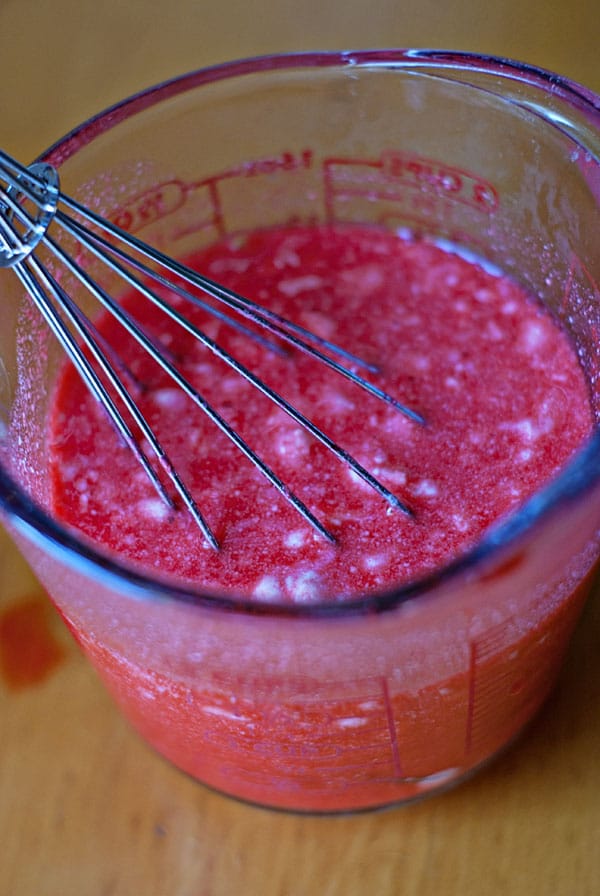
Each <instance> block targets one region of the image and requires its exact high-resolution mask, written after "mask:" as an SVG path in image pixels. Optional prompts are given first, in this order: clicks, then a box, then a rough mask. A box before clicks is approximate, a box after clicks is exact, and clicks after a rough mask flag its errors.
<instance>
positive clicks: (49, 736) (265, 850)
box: [0, 0, 600, 896]
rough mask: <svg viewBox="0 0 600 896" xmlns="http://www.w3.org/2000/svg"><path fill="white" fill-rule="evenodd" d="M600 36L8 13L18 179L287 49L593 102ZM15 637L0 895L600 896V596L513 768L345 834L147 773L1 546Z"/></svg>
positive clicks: (2, 616) (411, 22) (210, 9)
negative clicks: (72, 133) (77, 140)
mask: <svg viewBox="0 0 600 896" xmlns="http://www.w3.org/2000/svg"><path fill="white" fill-rule="evenodd" d="M599 38H600V15H599V14H598V5H597V0H579V2H578V3H576V4H565V5H564V7H563V6H562V5H561V6H560V7H559V6H556V7H555V6H554V4H553V3H552V2H548V0H530V2H529V3H528V4H524V3H522V2H520V0H506V2H505V3H504V4H495V5H493V6H489V5H488V4H484V3H480V4H478V3H474V2H470V0H448V2H446V3H439V2H438V0H404V2H403V3H402V4H400V3H398V2H394V0H379V2H378V3H376V4H369V5H368V7H367V5H366V4H365V5H363V4H361V3H360V2H356V0H346V2H344V3H342V2H341V0H332V2H330V3H323V0H304V2H303V3H302V4H295V3H294V4H292V3H291V2H290V0H280V2H277V3H276V2H274V0H273V2H271V3H267V4H265V5H264V8H262V9H261V8H258V7H257V5H256V4H252V3H248V2H241V0H221V2H220V3H216V4H204V3H202V2H201V0H170V2H166V0H129V2H127V3H123V2H122V0H105V2H103V3H94V2H91V0H53V2H52V3H50V2H45V3H44V2H43V0H3V2H2V4H1V5H0V64H1V71H2V77H1V79H0V122H1V125H2V143H3V145H4V147H5V148H6V149H8V150H9V151H12V152H13V153H14V154H16V155H18V156H20V157H21V158H23V159H24V160H26V161H27V160H29V159H30V158H32V157H33V156H35V155H36V154H37V152H38V151H39V150H40V149H42V148H43V147H44V146H45V145H48V144H49V143H50V142H52V141H53V140H54V139H56V138H57V137H59V136H60V135H61V134H62V133H64V132H65V131H66V130H67V129H68V128H70V127H72V126H73V125H75V124H76V123H77V122H79V121H81V120H83V119H85V118H86V117H87V116H89V115H90V114H92V113H94V112H96V111H97V110H99V109H101V108H103V107H104V106H106V105H107V104H109V103H112V102H114V101H116V100H118V99H119V98H121V97H122V96H124V95H127V94H129V93H131V92H133V91H135V90H137V89H139V88H142V87H144V86H146V85H148V84H150V83H152V82H155V81H158V80H160V79H162V78H164V77H168V76H170V75H173V74H176V73H179V72H182V71H185V70H187V69H190V68H194V67H197V66H200V65H204V64H207V63H212V62H217V61H219V60H223V59H226V58H232V57H235V56H240V55H252V54H256V53H262V52H271V51H276V50H291V49H315V48H335V47H351V46H354V47H356V46H378V45H380V46H381V45H415V46H451V47H455V48H459V49H479V50H482V51H485V52H492V53H496V54H501V55H508V56H513V57H517V58H525V59H527V60H528V61H530V62H534V63H537V64H539V65H542V66H546V67H549V68H554V69H555V70H558V71H561V72H563V73H564V74H567V75H570V76H571V77H574V78H576V79H578V80H581V81H583V82H585V83H586V84H587V85H588V86H590V87H591V88H593V89H595V90H597V91H600V63H598V55H597V49H598V39H599ZM19 631H20V632H21V637H22V639H23V643H22V650H23V651H27V650H28V649H29V650H30V653H29V654H28V655H27V656H28V658H27V659H23V657H25V653H23V654H21V662H20V663H17V664H16V665H15V664H14V657H13V658H12V660H11V657H10V656H7V655H4V659H3V666H2V668H1V671H2V675H1V676H0V896H71V894H78V896H79V894H86V896H138V894H142V893H143V894H144V896H238V894H240V896H241V894H244V896H341V894H344V896H355V894H363V893H364V894H367V893H369V894H377V896H388V894H403V896H404V894H405V896H412V894H414V896H417V894H418V896H434V894H435V896H455V894H456V896H458V894H461V896H500V894H502V896H512V894H524V896H545V894H550V893H551V894H553V896H561V894H565V896H566V894H569V896H572V894H573V896H586V894H590V896H592V894H597V893H598V892H600V853H599V851H598V845H597V840H598V831H599V830H600V758H599V757H600V651H599V650H598V643H599V641H600V600H599V599H598V596H596V597H595V598H593V599H592V601H591V602H590V604H589V605H588V609H587V612H586V615H585V618H584V620H583V623H582V624H581V626H580V627H579V630H578V632H577V635H576V638H575V641H574V643H573V647H572V650H571V653H570V656H569V659H568V662H567V665H566V668H565V670H564V674H563V676H562V678H561V681H560V684H559V686H558V689H557V691H556V693H555V694H554V696H553V697H552V699H551V701H550V702H549V704H548V705H547V706H546V708H545V709H544V711H543V712H542V714H541V716H540V717H539V718H538V719H537V720H536V722H535V723H534V724H533V726H532V728H531V729H530V730H529V732H528V733H527V735H526V737H525V738H524V739H523V740H522V741H521V742H520V743H519V744H517V745H516V746H515V747H514V748H513V749H511V750H510V752H509V753H507V754H506V755H504V756H503V757H502V758H501V759H500V760H498V761H497V762H496V763H495V764H494V765H493V766H492V767H490V768H489V770H487V771H486V772H484V773H482V774H480V775H479V776H478V777H477V778H476V779H474V780H473V781H471V782H470V783H468V784H466V785H464V786H462V787H461V788H459V789H458V790H456V791H454V792H451V793H449V794H447V795H445V796H442V797H439V798H435V799H432V800H430V801H427V802H424V803H421V804H418V805H415V806H412V807H409V808H405V809H402V810H396V811H389V812H385V813H379V814H378V813H374V814H366V815H359V816H356V817H343V818H303V817H297V816H293V815H284V814H278V813H274V812H269V811H263V810H259V809H254V808H250V807H247V806H244V805H239V804H237V803H235V802H234V801H232V800H229V799H226V798H223V797H220V796H218V795H216V794H213V793H210V792H208V791H207V790H205V789H204V788H203V787H201V786H199V785H198V784H195V783H194V782H192V781H191V780H188V779H187V778H186V777H185V776H183V775H182V774H180V773H178V772H177V771H176V770H175V769H173V768H171V767H170V766H169V765H167V764H166V763H165V762H164V761H162V760H161V759H159V758H158V757H157V756H155V755H154V754H153V753H152V752H151V750H150V749H149V748H148V747H146V746H145V745H144V744H143V743H142V742H140V740H139V739H138V738H137V736H136V735H134V734H133V733H132V732H131V731H130V730H129V728H128V726H127V724H126V723H125V722H124V721H123V720H122V719H121V717H120V716H119V714H118V713H117V711H116V710H115V708H114V707H113V705H112V704H111V702H110V700H109V699H108V697H107V696H106V694H105V693H104V691H103V689H102V687H101V686H100V685H99V683H98V681H97V680H96V678H95V676H94V674H93V673H92V671H91V670H90V668H89V667H88V665H87V663H86V662H85V661H84V660H83V658H82V657H81V656H80V654H79V652H78V650H77V648H76V647H75V646H74V644H73V643H72V642H71V640H70V638H69V636H68V635H67V634H66V632H65V631H64V629H63V627H62V625H61V623H60V622H59V620H58V618H57V617H56V616H55V614H54V612H53V611H52V610H51V609H50V608H49V605H48V603H47V602H46V600H45V598H44V597H43V595H42V593H41V589H40V587H39V585H37V583H36V582H35V580H34V578H33V576H32V575H31V573H30V572H29V571H28V569H27V567H26V565H25V564H24V562H23V561H22V560H21V559H20V557H19V556H18V554H17V553H16V551H15V549H14V548H13V547H12V545H11V544H10V543H9V541H8V539H7V538H6V537H5V536H3V535H0V637H2V632H4V634H5V635H6V634H7V632H8V635H9V636H10V638H12V639H13V640H14V637H15V633H16V632H19ZM36 650H37V652H36ZM40 651H41V652H40ZM44 651H45V652H44ZM11 663H12V665H11ZM19 675H20V677H19Z"/></svg>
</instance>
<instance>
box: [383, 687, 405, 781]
mask: <svg viewBox="0 0 600 896" xmlns="http://www.w3.org/2000/svg"><path fill="white" fill-rule="evenodd" d="M381 693H382V694H383V702H384V706H385V713H386V717H387V724H388V731H389V735H390V745H391V748H392V762H393V766H394V775H395V776H396V778H402V777H403V773H402V763H401V761H400V747H399V745H398V733H397V731H396V722H395V719H394V708H393V706H392V701H391V699H390V691H389V686H388V682H387V678H385V677H382V678H381Z"/></svg>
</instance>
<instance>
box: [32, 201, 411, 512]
mask: <svg viewBox="0 0 600 896" xmlns="http://www.w3.org/2000/svg"><path fill="white" fill-rule="evenodd" d="M63 218H64V216H61V219H60V223H61V224H63V226H65V227H66V229H67V230H68V231H69V232H70V233H71V234H72V235H74V236H77V235H78V234H79V235H83V234H82V231H81V228H80V227H79V226H77V225H75V226H74V227H73V226H72V225H71V223H70V222H69V223H68V224H65V222H64V220H63ZM46 239H47V241H48V243H49V244H50V245H51V246H52V248H53V251H55V252H56V251H57V249H58V247H57V246H56V244H54V243H53V241H52V240H50V239H49V238H48V237H47V238H46ZM99 242H100V244H101V245H102V246H103V247H105V248H106V249H108V250H109V251H110V248H111V247H110V244H107V243H106V241H105V240H103V239H101V238H99ZM85 245H86V248H88V249H89V250H90V251H91V252H93V254H94V255H96V257H98V258H99V259H101V260H102V261H103V262H104V263H105V264H106V265H107V266H108V267H109V268H110V269H111V270H113V271H114V272H115V273H117V274H118V275H119V276H120V277H122V278H123V279H124V280H125V281H126V282H127V283H128V284H129V285H130V286H131V287H132V288H134V289H135V290H136V291H137V292H139V293H141V294H142V295H143V296H144V297H145V298H147V299H148V300H149V301H150V302H152V303H153V304H154V305H156V306H157V307H158V308H160V309H161V311H163V312H164V313H165V314H167V315H168V316H169V317H170V318H171V319H172V320H173V321H175V322H176V323H177V324H178V325H179V326H181V327H182V328H183V329H185V330H186V331H187V332H188V333H190V334H191V335H192V336H193V337H194V338H195V339H197V340H198V341H199V342H200V343H201V344H202V345H204V346H205V347H206V348H208V349H209V350H210V351H211V352H213V354H215V355H216V356H217V357H218V358H220V359H221V360H222V361H224V362H225V363H226V364H227V365H228V366H229V367H231V368H232V369H233V370H234V371H235V372H236V373H237V374H239V375H240V376H242V377H243V378H244V379H246V380H247V381H248V382H249V383H251V384H252V385H253V386H254V387H255V388H256V389H258V390H259V391H260V392H262V393H263V394H264V395H266V396H267V398H269V399H270V400H271V401H272V402H273V403H274V404H275V405H277V407H279V408H280V409H281V410H283V411H284V412H285V413H286V414H288V416H289V417H291V419H292V420H294V421H295V422H296V423H298V424H299V425H300V426H302V427H303V428H304V429H305V430H306V431H307V432H308V433H310V435H311V436H313V437H314V438H316V439H317V440H318V441H320V442H321V444H323V445H325V447H326V448H327V449H328V450H329V451H331V452H332V453H333V454H334V455H335V456H336V457H337V458H338V459H339V460H341V461H343V462H345V463H346V464H348V466H349V467H350V468H351V469H352V470H353V472H354V473H355V474H356V475H357V476H358V477H360V478H361V479H362V480H363V481H365V482H366V483H367V484H368V485H369V486H370V487H371V488H373V489H374V490H375V491H376V492H377V493H378V494H379V495H380V496H381V497H382V498H384V500H385V501H387V503H388V504H389V505H390V506H392V507H394V508H396V509H398V510H401V511H402V512H403V513H405V514H407V515H409V516H410V515H411V511H410V509H409V508H408V506H407V505H406V504H404V503H403V502H402V501H400V499H399V498H398V497H397V496H396V495H394V494H393V493H392V492H391V491H390V490H389V489H387V488H386V487H385V486H384V485H382V483H380V482H379V481H378V480H377V479H375V477H373V476H372V475H371V474H370V473H369V472H368V470H366V469H365V468H364V467H363V466H362V465H361V464H359V463H358V461H357V460H355V458H353V457H352V456H351V455H350V454H349V453H348V452H346V451H345V450H344V449H343V448H341V447H340V446H339V445H338V444H337V443H335V442H334V441H333V440H332V439H331V438H329V436H328V435H327V434H326V433H325V432H324V431H323V430H322V429H320V428H319V427H317V426H315V424H314V423H313V422H312V421H311V420H310V419H309V418H308V417H306V416H305V415H304V414H303V413H301V412H300V411H299V410H298V409H297V408H295V407H294V406H293V405H292V404H290V403H289V402H288V401H287V400H286V399H285V398H283V396H281V395H280V394H279V393H277V392H275V391H274V390H273V389H271V388H270V387H269V386H268V385H267V384H266V383H265V382H264V381H263V380H261V379H260V378H259V377H257V376H256V375H255V374H254V373H252V371H251V370H249V369H248V368H247V367H246V366H245V365H243V364H241V363H240V362H239V361H237V360H236V359H235V358H234V357H233V356H232V355H230V354H229V352H227V351H225V350H224V349H223V348H222V347H221V346H220V345H219V344H218V343H216V342H215V341H214V340H213V339H211V338H210V337H209V336H207V334H206V333H204V332H203V331H202V330H200V329H199V328H198V327H196V326H194V324H192V323H191V321H189V320H188V319H187V318H186V317H184V316H183V315H182V314H180V313H179V312H178V311H177V310H176V309H175V308H172V307H171V306H170V305H169V304H168V302H166V301H165V300H164V299H162V298H161V297H160V296H158V295H157V294H156V293H154V292H153V291H152V290H151V289H149V288H148V287H147V286H146V285H145V284H144V283H143V282H142V281H141V280H139V279H138V278H137V277H135V276H134V275H133V274H131V273H130V272H129V271H127V270H126V269H125V268H124V267H123V266H122V265H121V264H119V263H118V262H116V261H114V260H113V259H111V258H110V257H109V255H108V254H107V252H105V251H103V249H102V248H100V246H98V245H93V244H91V243H90V242H89V241H88V240H87V239H86V243H85ZM61 256H62V259H61V260H62V261H63V263H64V264H65V265H67V266H68V267H70V268H71V270H72V271H73V273H76V274H77V276H78V277H79V278H80V279H82V277H83V276H85V274H84V272H83V271H82V269H81V268H79V266H77V265H76V263H75V262H74V261H73V260H72V259H71V258H69V257H68V256H67V255H66V254H65V253H62V252H61ZM95 294H96V296H97V298H98V299H99V300H100V301H101V302H102V304H103V305H105V307H106V308H108V309H109V310H110V311H111V313H112V314H113V315H114V316H115V318H116V319H117V320H118V321H119V322H120V323H121V324H122V325H123V326H124V327H125V328H126V329H127V331H128V332H129V333H130V334H131V335H132V336H133V337H134V338H135V339H137V340H138V341H139V342H141V344H142V345H143V347H144V348H145V349H146V350H147V351H148V352H149V354H151V356H152V357H153V358H154V360H155V361H156V362H157V363H158V364H160V365H161V366H162V367H163V369H164V370H165V371H166V372H167V373H168V374H169V376H171V377H172V378H173V379H175V381H176V382H178V385H180V386H182V387H183V388H184V390H185V391H186V392H187V394H188V395H190V397H191V398H193V399H194V400H195V401H196V403H197V404H198V405H199V406H200V407H201V408H202V409H203V410H204V411H205V412H206V413H208V414H209V416H210V417H211V419H213V420H214V422H216V423H217V425H218V426H219V427H220V428H223V425H222V424H223V423H224V421H223V420H222V418H221V417H220V416H219V415H218V414H216V412H215V411H214V410H213V409H212V408H211V409H210V411H209V410H207V403H206V402H205V401H204V399H201V400H200V401H198V398H197V396H198V393H197V392H196V391H195V390H194V389H193V388H192V387H191V386H190V385H189V383H186V385H185V386H183V382H182V381H183V378H182V377H181V375H180V374H179V373H178V371H177V370H176V369H175V368H174V367H173V366H172V365H171V364H169V363H166V362H165V359H164V358H162V357H161V354H160V353H159V352H156V350H155V349H154V348H153V347H152V346H151V345H149V343H148V341H147V339H146V337H145V336H144V335H143V334H142V333H141V331H140V329H139V327H138V326H137V325H136V324H135V323H134V322H133V320H132V318H131V317H130V315H128V314H127V313H126V312H124V310H123V309H122V308H121V307H120V306H119V305H118V304H117V303H116V302H115V301H114V299H112V297H110V296H109V295H108V294H107V293H106V292H105V291H104V290H101V291H100V292H98V293H96V292H95ZM190 390H191V391H190ZM213 414H214V417H213ZM227 431H228V434H230V433H231V432H233V431H232V430H231V429H230V428H229V427H227ZM236 435H237V434H236ZM230 438H232V436H231V435H230ZM233 441H234V442H235V443H236V444H238V443H237V439H233ZM240 441H241V440H240ZM242 444H245V443H242ZM238 447H241V446H240V445H239V444H238ZM242 450H243V451H244V453H245V454H246V455H247V456H248V457H251V459H252V461H253V463H255V464H256V460H255V458H256V455H254V452H252V454H250V453H248V449H247V446H246V447H245V448H243V449H242ZM263 472H264V470H263ZM267 475H268V478H270V479H271V477H272V476H273V475H274V474H273V471H272V470H269V474H267ZM271 481H273V480H271Z"/></svg>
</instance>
